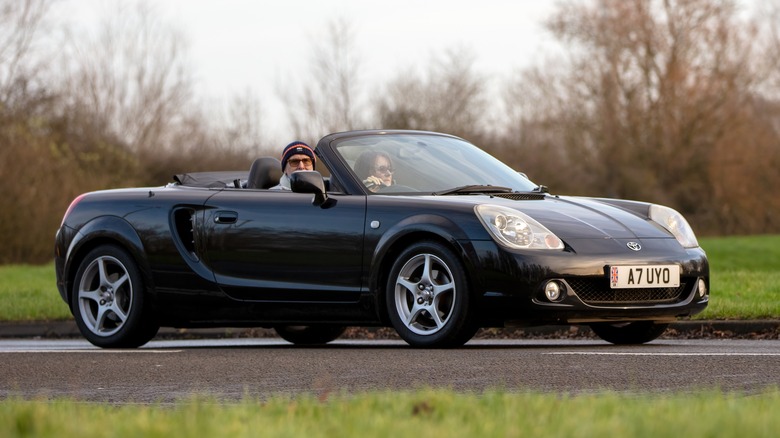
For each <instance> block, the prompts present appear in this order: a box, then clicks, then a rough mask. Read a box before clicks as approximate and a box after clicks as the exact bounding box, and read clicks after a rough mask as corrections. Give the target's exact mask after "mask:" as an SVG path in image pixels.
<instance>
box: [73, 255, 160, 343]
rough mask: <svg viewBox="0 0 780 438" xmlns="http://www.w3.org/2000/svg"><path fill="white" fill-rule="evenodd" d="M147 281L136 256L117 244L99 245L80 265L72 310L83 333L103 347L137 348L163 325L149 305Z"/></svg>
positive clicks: (74, 287)
mask: <svg viewBox="0 0 780 438" xmlns="http://www.w3.org/2000/svg"><path fill="white" fill-rule="evenodd" d="M144 290H145V288H144V283H143V279H142V277H141V273H140V271H139V270H138V267H137V265H136V263H135V261H134V260H133V258H132V257H131V256H130V255H129V254H128V253H127V252H126V251H124V250H122V249H121V248H119V247H116V246H114V245H102V246H99V247H97V248H95V249H93V250H92V251H90V252H89V254H87V256H86V257H85V258H84V260H83V261H82V262H81V264H80V265H79V269H78V271H77V272H76V277H75V279H74V282H73V291H72V294H71V311H72V312H73V316H74V317H75V319H76V325H77V326H78V328H79V331H80V332H81V334H82V335H83V336H84V337H85V338H86V339H87V340H88V341H89V342H91V343H92V344H94V345H96V346H98V347H104V348H134V347H139V346H141V345H143V344H145V343H147V342H149V341H150V340H151V339H152V338H153V337H154V336H155V335H156V334H157V331H158V330H159V328H160V326H159V325H158V324H157V322H156V321H155V320H154V319H153V318H152V315H151V312H149V311H148V310H147V309H146V304H145V296H144Z"/></svg>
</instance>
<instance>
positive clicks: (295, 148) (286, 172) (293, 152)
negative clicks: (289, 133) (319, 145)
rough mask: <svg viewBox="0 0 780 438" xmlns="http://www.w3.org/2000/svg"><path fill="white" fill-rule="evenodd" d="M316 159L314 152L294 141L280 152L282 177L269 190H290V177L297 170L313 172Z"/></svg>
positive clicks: (305, 145)
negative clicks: (277, 183)
mask: <svg viewBox="0 0 780 438" xmlns="http://www.w3.org/2000/svg"><path fill="white" fill-rule="evenodd" d="M316 161H317V159H316V158H315V156H314V150H312V148H311V147H309V145H307V144H306V143H304V142H302V141H294V142H292V143H290V144H288V145H287V146H285V147H284V150H283V151H282V173H283V174H282V177H281V178H279V185H277V186H274V187H271V190H291V189H290V175H291V174H292V173H293V172H297V171H299V170H314V167H315V165H316Z"/></svg>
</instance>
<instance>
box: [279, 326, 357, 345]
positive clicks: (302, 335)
mask: <svg viewBox="0 0 780 438" xmlns="http://www.w3.org/2000/svg"><path fill="white" fill-rule="evenodd" d="M346 329H347V328H346V327H342V326H332V325H281V326H277V327H274V330H276V333H277V334H278V335H279V336H280V337H281V338H282V339H284V340H285V341H287V342H291V343H293V344H297V345H316V344H327V343H328V342H330V341H332V340H334V339H336V338H338V337H339V336H341V335H342V334H344V331H345V330H346Z"/></svg>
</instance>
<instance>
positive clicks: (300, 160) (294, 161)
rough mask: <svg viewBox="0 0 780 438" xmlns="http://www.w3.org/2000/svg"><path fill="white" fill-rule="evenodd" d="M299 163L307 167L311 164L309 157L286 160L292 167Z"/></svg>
mask: <svg viewBox="0 0 780 438" xmlns="http://www.w3.org/2000/svg"><path fill="white" fill-rule="evenodd" d="M301 163H303V165H304V166H306V167H309V166H311V158H290V159H289V160H287V164H289V165H290V166H292V167H298V165H299V164H301Z"/></svg>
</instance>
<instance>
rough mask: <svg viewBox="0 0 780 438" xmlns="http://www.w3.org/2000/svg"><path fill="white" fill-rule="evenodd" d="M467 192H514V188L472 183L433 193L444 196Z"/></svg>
mask: <svg viewBox="0 0 780 438" xmlns="http://www.w3.org/2000/svg"><path fill="white" fill-rule="evenodd" d="M467 193H512V189H510V188H509V187H501V186H481V185H470V186H460V187H455V188H454V189H447V190H442V191H440V192H434V193H433V194H434V195H437V196H442V195H460V194H467Z"/></svg>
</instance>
